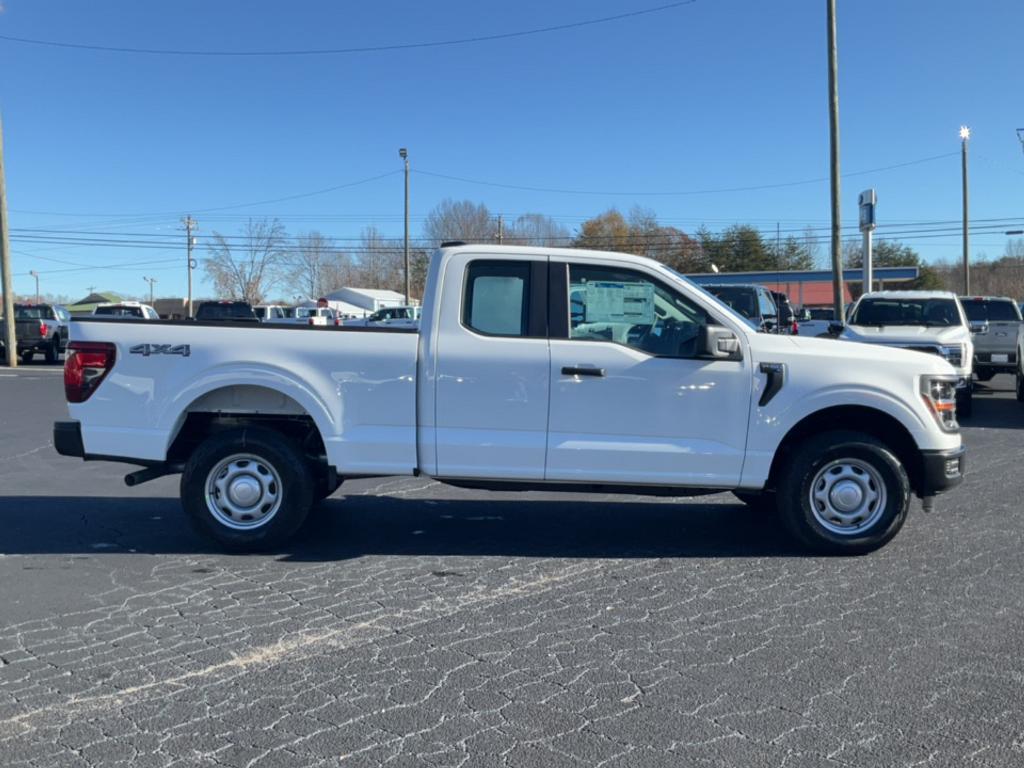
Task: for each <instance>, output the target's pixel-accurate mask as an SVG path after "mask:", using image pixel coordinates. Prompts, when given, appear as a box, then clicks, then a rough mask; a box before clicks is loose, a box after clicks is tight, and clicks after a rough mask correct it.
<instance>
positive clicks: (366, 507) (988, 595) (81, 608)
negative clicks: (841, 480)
mask: <svg viewBox="0 0 1024 768" xmlns="http://www.w3.org/2000/svg"><path fill="white" fill-rule="evenodd" d="M56 370H57V369H53V368H50V367H47V366H44V365H41V364H36V365H33V366H28V367H25V368H23V369H20V371H19V373H18V374H17V375H15V376H5V377H3V378H0V397H2V401H3V402H4V406H3V407H2V408H0V434H2V435H3V445H2V446H0V487H2V488H3V495H2V496H0V757H2V763H3V765H4V766H8V767H14V766H18V767H20V766H26V767H27V766H122V765H123V766H184V765H188V766H194V765H202V766H232V767H238V768H241V767H243V766H246V767H248V766H252V767H253V768H255V767H256V766H261V767H264V766H335V765H346V766H348V765H352V766H376V765H389V766H414V765H415V766H439V767H440V766H630V767H632V766H647V765H650V766H666V765H671V766H676V765H686V766H750V767H753V766H793V767H794V768H796V767H799V766H883V765H884V766H1000V767H1003V766H1012V765H1024V658H1022V654H1021V648H1022V647H1024V618H1022V617H1024V610H1022V609H1024V557H1022V556H1021V550H1022V543H1024V541H1022V539H1024V522H1022V521H1021V518H1020V505H1019V499H1020V496H1021V492H1022V491H1024V479H1021V476H1020V473H1019V470H1018V467H1019V457H1020V455H1021V452H1020V447H1019V444H1020V439H1021V436H1024V432H1022V431H1021V430H1022V429H1024V406H1021V405H1019V404H1018V403H1016V402H1015V401H1014V400H1013V396H1012V393H1010V392H1008V391H1005V390H1006V389H1007V388H1008V387H1009V382H1010V380H1009V378H1008V377H997V378H996V379H995V380H994V381H993V382H992V385H993V387H996V388H1000V389H1002V390H1004V391H999V392H985V393H982V394H980V395H979V396H978V399H977V400H976V403H975V414H976V415H975V418H974V419H972V420H970V421H969V422H968V424H967V425H966V428H965V430H964V434H965V441H966V442H967V444H968V447H969V449H970V454H969V476H968V479H967V481H966V482H965V483H964V485H963V486H961V487H960V488H959V489H957V490H956V491H954V492H953V493H951V494H949V495H947V496H945V497H942V498H940V499H939V502H938V504H937V508H936V512H935V513H933V514H932V515H930V516H929V515H925V514H924V513H922V512H921V510H920V507H919V505H915V508H914V510H913V512H912V514H911V517H910V519H909V521H908V523H907V525H906V526H905V528H904V530H903V532H902V533H901V534H900V535H899V536H898V537H897V538H896V540H895V541H894V542H893V543H892V544H890V545H889V546H888V547H886V548H885V549H883V550H882V551H880V552H877V553H875V554H873V555H870V556H867V557H861V558H817V557H807V556H805V555H803V554H802V553H801V552H800V551H798V550H796V549H794V548H793V547H792V546H791V545H790V543H789V542H788V541H787V539H786V538H785V537H784V536H782V535H781V534H780V533H779V532H778V531H777V530H776V528H775V527H774V526H773V525H772V523H771V521H770V520H766V519H763V518H759V517H757V516H756V515H754V514H753V513H751V512H749V511H748V510H747V509H746V508H745V507H743V506H742V505H740V504H738V503H736V502H735V501H734V500H733V498H732V497H731V496H729V495H725V494H723V495H716V496H707V497H700V498H697V499H693V500H691V502H690V503H688V504H685V505H684V504H682V503H680V501H679V500H673V499H669V498H650V497H615V496H600V495H585V494H572V495H557V494H542V493H532V492H531V493H526V494H519V495H516V494H508V493H486V492H479V491H467V490H459V489H454V488H448V487H446V486H443V485H440V484H438V483H435V482H432V481H429V480H426V479H423V478H408V479H392V480H365V481H355V482H350V483H346V484H345V485H343V486H342V488H341V489H340V490H339V491H338V492H337V493H336V494H335V495H334V496H333V497H332V498H331V499H329V500H328V501H327V502H325V503H324V504H322V505H321V506H320V507H319V508H318V509H316V510H315V511H314V512H313V514H312V515H311V518H310V520H309V522H308V524H307V525H306V527H305V528H304V529H303V531H302V532H301V533H300V535H299V537H298V538H297V539H296V540H295V541H294V542H293V543H292V544H291V545H289V547H288V548H287V549H286V550H284V551H281V552H277V553H274V554H269V555H259V556H230V555H223V554H219V553H216V552H214V551H212V550H211V549H210V548H209V547H208V546H207V545H206V543H205V542H204V541H203V540H201V539H199V538H197V537H196V536H194V535H193V534H192V533H191V531H190V530H189V529H188V528H187V527H186V525H185V522H184V518H183V515H182V513H181V509H180V506H179V504H178V502H177V498H176V491H177V486H176V478H163V479H161V480H158V481H154V482H152V483H149V484H146V485H143V486H140V487H137V488H132V489H129V488H126V487H125V486H124V485H123V482H122V480H121V478H122V477H123V475H124V474H125V472H126V470H125V468H124V467H120V466H117V465H112V464H101V463H96V464H91V463H90V464H85V463H82V462H79V461H77V460H73V459H64V458H62V457H59V456H56V454H55V453H54V452H53V451H52V447H51V446H50V445H49V441H50V434H49V431H50V425H51V422H52V421H53V420H54V419H58V418H66V410H65V407H64V404H63V398H62V391H61V381H60V376H59V374H57V372H56Z"/></svg>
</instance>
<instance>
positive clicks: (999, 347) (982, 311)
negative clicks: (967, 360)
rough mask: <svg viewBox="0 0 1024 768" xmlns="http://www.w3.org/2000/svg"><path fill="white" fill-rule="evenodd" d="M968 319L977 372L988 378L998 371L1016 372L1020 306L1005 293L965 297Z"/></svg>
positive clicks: (979, 377) (963, 298)
mask: <svg viewBox="0 0 1024 768" xmlns="http://www.w3.org/2000/svg"><path fill="white" fill-rule="evenodd" d="M960 303H961V304H962V305H963V308H964V313H965V314H966V315H967V322H968V323H970V325H971V332H972V333H973V334H974V375H975V376H977V377H978V381H989V380H991V379H992V377H993V376H995V375H996V374H997V373H1016V371H1017V332H1018V331H1019V330H1020V324H1021V314H1020V307H1018V306H1017V302H1015V301H1014V300H1013V299H1010V298H1007V297H1005V296H962V297H961V298H960Z"/></svg>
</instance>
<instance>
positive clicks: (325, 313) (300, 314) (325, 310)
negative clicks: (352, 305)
mask: <svg viewBox="0 0 1024 768" xmlns="http://www.w3.org/2000/svg"><path fill="white" fill-rule="evenodd" d="M291 321H292V323H293V324H297V325H341V318H339V317H338V313H337V312H335V311H334V310H333V309H331V308H330V307H296V308H295V315H294V317H292V318H291Z"/></svg>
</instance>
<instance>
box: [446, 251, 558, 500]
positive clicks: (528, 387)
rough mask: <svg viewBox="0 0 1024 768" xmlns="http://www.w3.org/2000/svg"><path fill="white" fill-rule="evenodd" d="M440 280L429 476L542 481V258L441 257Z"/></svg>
mask: <svg viewBox="0 0 1024 768" xmlns="http://www.w3.org/2000/svg"><path fill="white" fill-rule="evenodd" d="M442 286H443V289H442V290H443V294H442V297H441V302H442V307H441V311H440V313H439V320H438V328H437V334H436V339H437V347H436V368H435V379H436V384H435V387H436V389H435V392H436V396H435V401H434V410H435V433H434V438H435V446H436V447H435V450H436V460H437V472H436V474H437V475H438V476H439V477H451V478H507V479H516V480H540V479H542V478H543V477H544V458H545V449H546V442H547V418H548V394H549V393H548V389H549V387H548V383H549V379H550V364H551V356H550V351H549V345H548V339H547V259H546V258H543V257H537V256H521V257H520V256H516V255H505V254H502V255H501V257H500V258H495V257H494V256H493V255H487V254H479V255H477V254H473V253H470V252H459V253H456V254H454V255H453V256H452V258H451V259H450V260H449V261H448V262H447V265H446V271H445V274H444V277H443V280H442Z"/></svg>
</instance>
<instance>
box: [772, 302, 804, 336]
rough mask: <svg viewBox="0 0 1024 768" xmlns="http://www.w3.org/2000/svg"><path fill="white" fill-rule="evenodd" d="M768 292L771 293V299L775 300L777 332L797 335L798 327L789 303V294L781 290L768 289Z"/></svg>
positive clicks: (794, 313)
mask: <svg viewBox="0 0 1024 768" xmlns="http://www.w3.org/2000/svg"><path fill="white" fill-rule="evenodd" d="M769 293H770V294H771V295H772V300H773V301H774V302H775V307H776V309H777V310H778V314H779V333H790V334H794V335H799V333H800V329H799V328H798V327H797V322H796V312H795V311H794V309H793V305H792V304H790V303H789V296H787V295H786V294H784V293H783V292H782V291H769Z"/></svg>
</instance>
